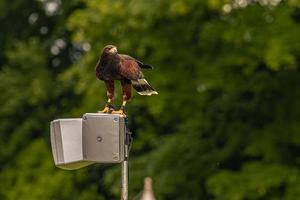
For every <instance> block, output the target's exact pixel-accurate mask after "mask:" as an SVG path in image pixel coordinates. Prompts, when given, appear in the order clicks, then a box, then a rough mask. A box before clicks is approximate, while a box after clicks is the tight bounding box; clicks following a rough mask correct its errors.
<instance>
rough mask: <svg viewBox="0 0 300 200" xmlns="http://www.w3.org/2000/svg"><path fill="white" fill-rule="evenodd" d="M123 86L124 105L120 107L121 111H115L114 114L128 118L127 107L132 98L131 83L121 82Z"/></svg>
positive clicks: (128, 81)
mask: <svg viewBox="0 0 300 200" xmlns="http://www.w3.org/2000/svg"><path fill="white" fill-rule="evenodd" d="M121 85H122V92H123V103H122V106H121V107H120V110H117V111H113V112H112V113H113V114H120V115H124V116H126V113H125V106H126V103H127V101H129V99H130V98H131V81H130V80H127V79H124V80H121Z"/></svg>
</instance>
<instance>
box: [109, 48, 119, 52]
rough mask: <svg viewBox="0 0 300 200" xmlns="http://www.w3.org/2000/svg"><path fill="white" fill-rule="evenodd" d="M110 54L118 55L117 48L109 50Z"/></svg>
mask: <svg viewBox="0 0 300 200" xmlns="http://www.w3.org/2000/svg"><path fill="white" fill-rule="evenodd" d="M109 52H110V53H117V52H118V51H117V48H115V47H113V48H111V49H110V50H109Z"/></svg>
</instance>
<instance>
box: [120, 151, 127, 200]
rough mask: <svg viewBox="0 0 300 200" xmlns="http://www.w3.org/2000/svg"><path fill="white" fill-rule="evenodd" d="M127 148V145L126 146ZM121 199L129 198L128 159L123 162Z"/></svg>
mask: <svg viewBox="0 0 300 200" xmlns="http://www.w3.org/2000/svg"><path fill="white" fill-rule="evenodd" d="M125 148H126V147H125ZM121 187H122V188H121V200H128V159H127V158H126V159H125V160H124V161H123V162H122V186H121Z"/></svg>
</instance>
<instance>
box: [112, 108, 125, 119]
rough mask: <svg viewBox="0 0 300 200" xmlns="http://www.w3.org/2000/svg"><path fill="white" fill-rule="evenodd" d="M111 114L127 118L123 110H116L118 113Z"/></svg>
mask: <svg viewBox="0 0 300 200" xmlns="http://www.w3.org/2000/svg"><path fill="white" fill-rule="evenodd" d="M111 114H119V115H123V116H124V117H126V114H125V112H124V110H122V109H120V110H116V111H112V113H111Z"/></svg>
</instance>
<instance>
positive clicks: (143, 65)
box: [141, 63, 153, 69]
mask: <svg viewBox="0 0 300 200" xmlns="http://www.w3.org/2000/svg"><path fill="white" fill-rule="evenodd" d="M141 68H144V69H153V67H152V65H148V64H144V63H143V64H142V66H141Z"/></svg>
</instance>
